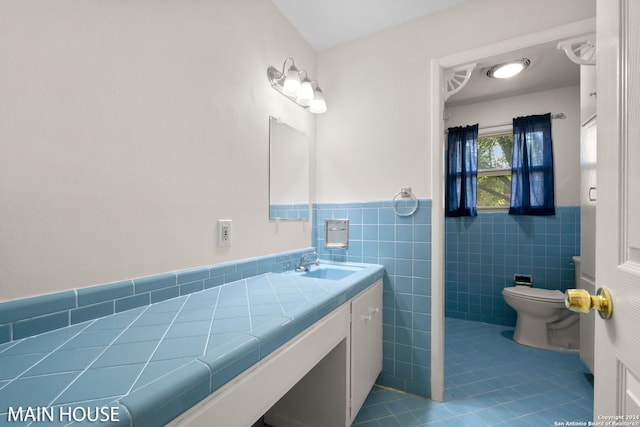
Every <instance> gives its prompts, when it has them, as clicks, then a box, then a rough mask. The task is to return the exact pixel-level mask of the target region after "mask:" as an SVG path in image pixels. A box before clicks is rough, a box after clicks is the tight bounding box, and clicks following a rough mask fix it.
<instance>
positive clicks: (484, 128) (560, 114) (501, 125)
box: [444, 113, 567, 133]
mask: <svg viewBox="0 0 640 427" xmlns="http://www.w3.org/2000/svg"><path fill="white" fill-rule="evenodd" d="M566 118H567V116H566V114H564V113H558V114H552V115H551V119H552V120H555V119H558V120H562V119H566ZM447 120H449V117H445V118H444V121H445V122H446V121H447ZM512 124H513V122H512V123H503V124H499V125H492V126H482V127H478V130H487V129H493V128H499V127H503V126H511V125H512ZM447 132H449V131H448V130H445V131H444V133H447Z"/></svg>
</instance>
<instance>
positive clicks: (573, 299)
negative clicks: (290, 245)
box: [564, 288, 613, 319]
mask: <svg viewBox="0 0 640 427" xmlns="http://www.w3.org/2000/svg"><path fill="white" fill-rule="evenodd" d="M564 305H565V306H566V307H567V308H568V309H569V310H571V311H575V312H578V313H588V312H589V310H591V309H592V308H593V309H594V310H597V311H598V314H599V315H600V317H602V318H603V319H609V318H611V315H612V314H613V302H612V300H611V293H610V292H609V290H608V289H607V288H600V289H598V291H597V292H596V295H590V294H589V292H588V291H587V290H586V289H567V291H566V292H565V293H564Z"/></svg>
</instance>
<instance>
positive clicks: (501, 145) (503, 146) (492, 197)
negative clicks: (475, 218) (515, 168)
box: [477, 133, 513, 207]
mask: <svg viewBox="0 0 640 427" xmlns="http://www.w3.org/2000/svg"><path fill="white" fill-rule="evenodd" d="M512 152H513V134H512V133H507V134H500V135H485V136H479V137H478V193H477V206H478V207H509V202H510V198H511V158H512Z"/></svg>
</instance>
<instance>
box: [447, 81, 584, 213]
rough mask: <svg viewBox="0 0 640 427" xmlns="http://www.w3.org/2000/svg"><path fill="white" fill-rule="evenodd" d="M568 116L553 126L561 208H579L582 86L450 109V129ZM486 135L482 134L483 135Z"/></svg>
mask: <svg viewBox="0 0 640 427" xmlns="http://www.w3.org/2000/svg"><path fill="white" fill-rule="evenodd" d="M549 112H550V113H551V114H557V113H564V114H565V115H566V116H567V118H566V119H562V120H560V119H556V120H553V121H552V122H551V131H552V139H553V160H554V173H555V190H556V205H557V206H579V205H580V195H579V185H580V86H570V87H564V88H560V89H554V90H548V91H544V92H537V93H532V94H527V95H522V96H514V97H509V98H503V99H499V100H495V101H488V102H479V103H476V104H468V105H461V106H457V107H451V108H447V109H446V110H445V117H447V118H448V120H447V121H446V122H445V123H446V127H454V126H466V125H471V124H475V123H478V124H479V127H480V128H481V129H482V128H483V127H489V126H495V125H500V124H510V123H511V121H512V119H513V118H514V117H521V116H529V115H532V114H545V113H549ZM481 132H482V131H481Z"/></svg>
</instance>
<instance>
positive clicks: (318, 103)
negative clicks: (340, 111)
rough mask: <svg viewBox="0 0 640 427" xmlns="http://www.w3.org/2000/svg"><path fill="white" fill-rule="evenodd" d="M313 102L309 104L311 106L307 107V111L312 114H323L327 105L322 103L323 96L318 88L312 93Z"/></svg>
mask: <svg viewBox="0 0 640 427" xmlns="http://www.w3.org/2000/svg"><path fill="white" fill-rule="evenodd" d="M313 94H314V97H313V102H311V106H310V107H309V111H311V112H312V113H316V114H319V113H324V112H325V111H327V103H326V102H325V101H324V95H323V94H322V90H321V89H320V88H319V87H316V90H315V91H314V93H313Z"/></svg>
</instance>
